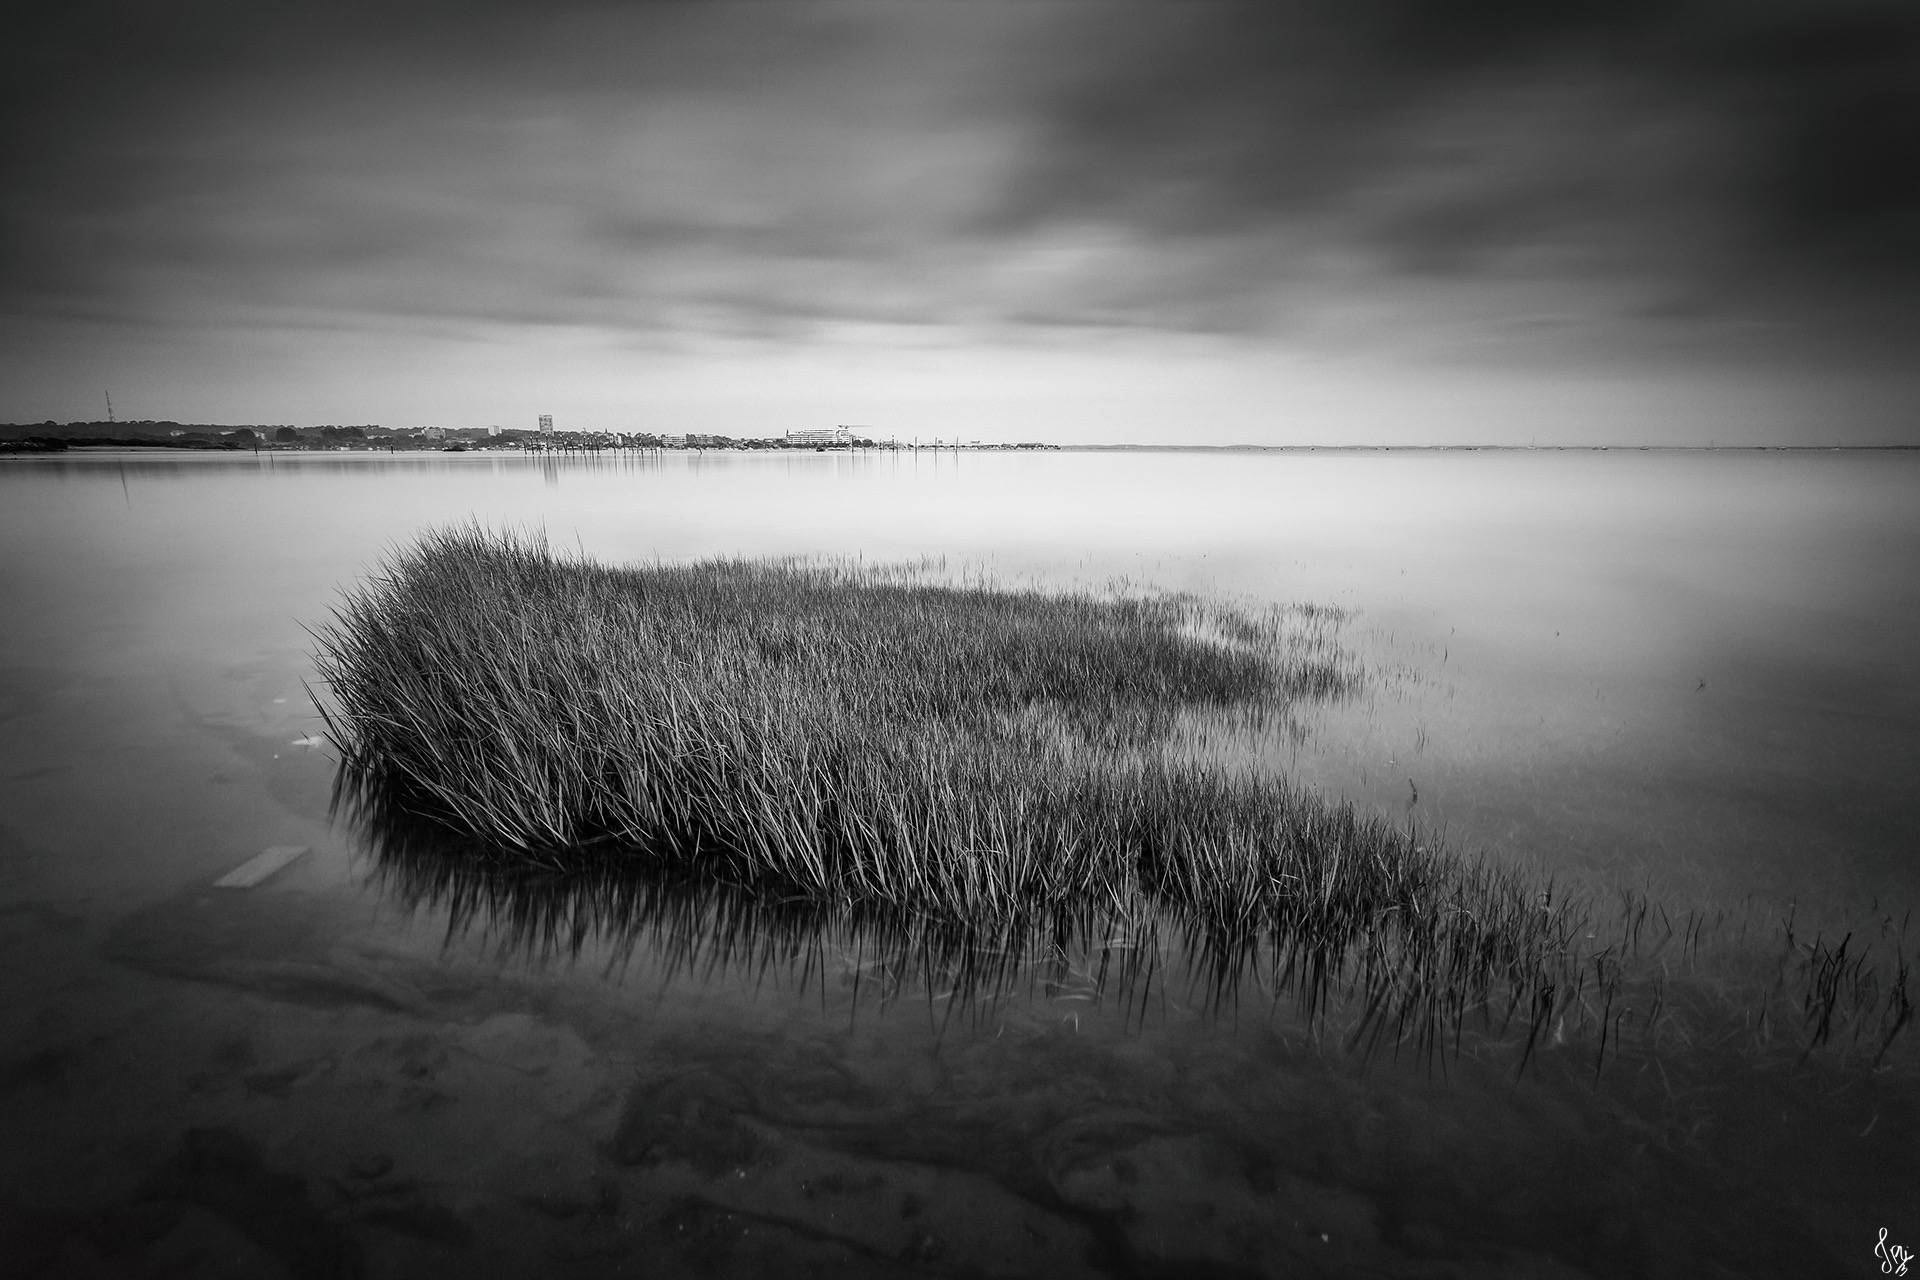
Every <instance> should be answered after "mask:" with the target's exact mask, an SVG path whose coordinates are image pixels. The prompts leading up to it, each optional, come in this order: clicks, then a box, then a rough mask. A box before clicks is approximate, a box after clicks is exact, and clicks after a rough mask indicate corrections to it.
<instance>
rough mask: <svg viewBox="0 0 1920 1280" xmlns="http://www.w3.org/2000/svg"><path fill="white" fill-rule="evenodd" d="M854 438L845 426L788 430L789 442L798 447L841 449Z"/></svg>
mask: <svg viewBox="0 0 1920 1280" xmlns="http://www.w3.org/2000/svg"><path fill="white" fill-rule="evenodd" d="M852 440H853V433H852V432H851V431H849V430H848V429H847V428H845V427H823V428H818V429H814V430H809V431H789V432H787V443H788V444H789V445H791V446H792V447H793V448H796V449H840V448H846V447H847V446H848V445H849V444H850V443H851V442H852Z"/></svg>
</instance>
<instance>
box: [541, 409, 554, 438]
mask: <svg viewBox="0 0 1920 1280" xmlns="http://www.w3.org/2000/svg"><path fill="white" fill-rule="evenodd" d="M540 434H541V435H543V436H550V435H552V434H553V415H552V414H550V413H543V414H541V415H540Z"/></svg>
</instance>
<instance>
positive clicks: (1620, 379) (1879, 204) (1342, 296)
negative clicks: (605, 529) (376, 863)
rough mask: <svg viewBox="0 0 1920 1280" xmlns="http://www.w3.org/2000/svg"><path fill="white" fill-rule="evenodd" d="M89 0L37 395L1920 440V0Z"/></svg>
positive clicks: (22, 377) (56, 46)
mask: <svg viewBox="0 0 1920 1280" xmlns="http://www.w3.org/2000/svg"><path fill="white" fill-rule="evenodd" d="M42 8H43V10H44V12H43V13H42V14H41V15H40V16H38V17H36V18H33V19H30V20H29V21H28V23H27V25H26V26H25V27H24V28H14V29H10V30H9V32H8V35H7V42H6V46H7V47H6V50H5V52H4V53H0V60H3V61H4V83H0V157H3V163H4V181H0V420H4V421H14V422H29V421H39V420H42V419H47V418H52V419H56V420H61V421H65V420H69V419H87V418H97V417H100V416H102V415H103V413H104V409H105V402H104V399H103V392H105V391H108V390H111V392H112V394H113V399H114V407H115V409H116V411H117V413H118V415H119V416H120V417H122V418H173V419H178V420H183V421H186V420H193V421H216V422H228V423H243V422H244V423H253V422H262V423H282V422H290V423H296V424H303V425H305V424H313V423H325V422H342V423H362V422H379V423H383V424H386V425H389V426H399V425H436V424H437V425H450V426H451V425H485V424H487V423H496V422H497V423H502V424H505V425H510V426H531V425H533V422H534V418H535V416H536V415H537V414H540V413H552V414H553V415H554V416H555V418H556V420H557V422H558V424H559V425H560V426H562V427H563V428H564V427H568V426H578V427H613V428H626V429H641V430H647V429H651V430H666V431H684V430H696V431H698V430H705V431H720V432H726V433H730V434H753V435H763V434H777V433H779V432H782V431H786V430H789V429H796V428H803V427H816V426H824V425H832V424H834V423H858V424H863V425H871V426H873V427H875V428H876V429H878V430H879V431H881V432H883V433H886V434H898V435H900V436H901V437H903V438H906V437H911V436H916V435H917V436H921V437H923V438H924V437H931V436H935V435H941V436H949V437H950V436H953V435H955V434H959V435H963V436H966V437H969V438H980V439H985V440H1025V439H1047V440H1053V441H1057V442H1061V443H1072V442H1080V441H1098V440H1110V441H1148V442H1163V443H1181V442H1194V443H1251V442H1271V443H1287V442H1337V441H1379V442H1401V441H1406V442H1413V441H1432V440H1453V441H1518V442H1525V441H1528V440H1537V441H1540V442H1542V443H1545V442H1549V441H1559V440H1584V441H1593V442H1618V441H1632V442H1639V441H1645V442H1663V441H1682V442H1693V441H1699V442H1705V441H1707V440H1718V441H1720V442H1722V443H1727V442H1733V441H1748V440H1804V441H1808V442H1826V441H1894V440H1897V441H1916V440H1920V409H1916V405H1920V394H1917V392H1920V375H1916V374H1915V373H1914V372H1912V371H1911V369H1910V368H1909V366H1920V358H1916V355H1915V350H1916V348H1915V340H1916V338H1920V306H1916V303H1917V302H1920V289H1917V288H1916V285H1917V284H1920V4H1916V3H1915V0H1712V2H1710V3H1699V4H1686V3H1659V2H1658V0H1449V2H1435V0H1261V2H1259V3H1248V4H1239V3H1218V4H1216V3H1207V2H1205V0H1159V2H1155V3H1114V2H1105V3H1064V2H1060V3H1055V2H1051V0H1020V2H1016V3H1005V4H994V3H981V2H979V0H968V2H967V3H959V2H952V3H943V2H941V0H892V2H890V3H856V4H837V3H810V2H809V3H779V2H778V0H757V2H754V3H739V4H725V3H717V4H716V3H702V4H693V3H687V4H680V3H648V4H632V3H628V4H605V5H600V4H584V3H568V2H566V0H560V2H557V3H556V2H554V0H542V2H541V3H529V4H474V3H462V4H453V3H433V2H416V0H381V2H380V3H367V4H353V3H328V4H301V3H274V2H273V0H243V2H237V3H192V2H189V3H185V4H164V5H163V4H151V3H120V4H99V3H95V4H86V3H78V4H74V3H69V4H62V5H57V6H56V5H44V6H42Z"/></svg>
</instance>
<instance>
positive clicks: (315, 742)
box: [293, 733, 327, 747]
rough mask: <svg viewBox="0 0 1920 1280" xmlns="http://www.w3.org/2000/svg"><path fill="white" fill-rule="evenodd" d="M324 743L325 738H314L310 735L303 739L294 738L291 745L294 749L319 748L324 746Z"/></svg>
mask: <svg viewBox="0 0 1920 1280" xmlns="http://www.w3.org/2000/svg"><path fill="white" fill-rule="evenodd" d="M326 742H327V740H326V739H325V738H320V737H315V736H314V735H313V734H311V733H310V734H308V735H307V736H306V737H304V738H295V739H294V740H293V745H294V746H296V747H320V746H325V745H326Z"/></svg>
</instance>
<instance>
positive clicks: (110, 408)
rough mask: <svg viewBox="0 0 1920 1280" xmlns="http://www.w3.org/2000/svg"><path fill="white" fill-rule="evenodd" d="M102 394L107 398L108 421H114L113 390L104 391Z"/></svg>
mask: <svg viewBox="0 0 1920 1280" xmlns="http://www.w3.org/2000/svg"><path fill="white" fill-rule="evenodd" d="M101 394H102V395H104V396H106V398H107V421H108V422H112V421H113V392H111V391H103V392H101Z"/></svg>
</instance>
